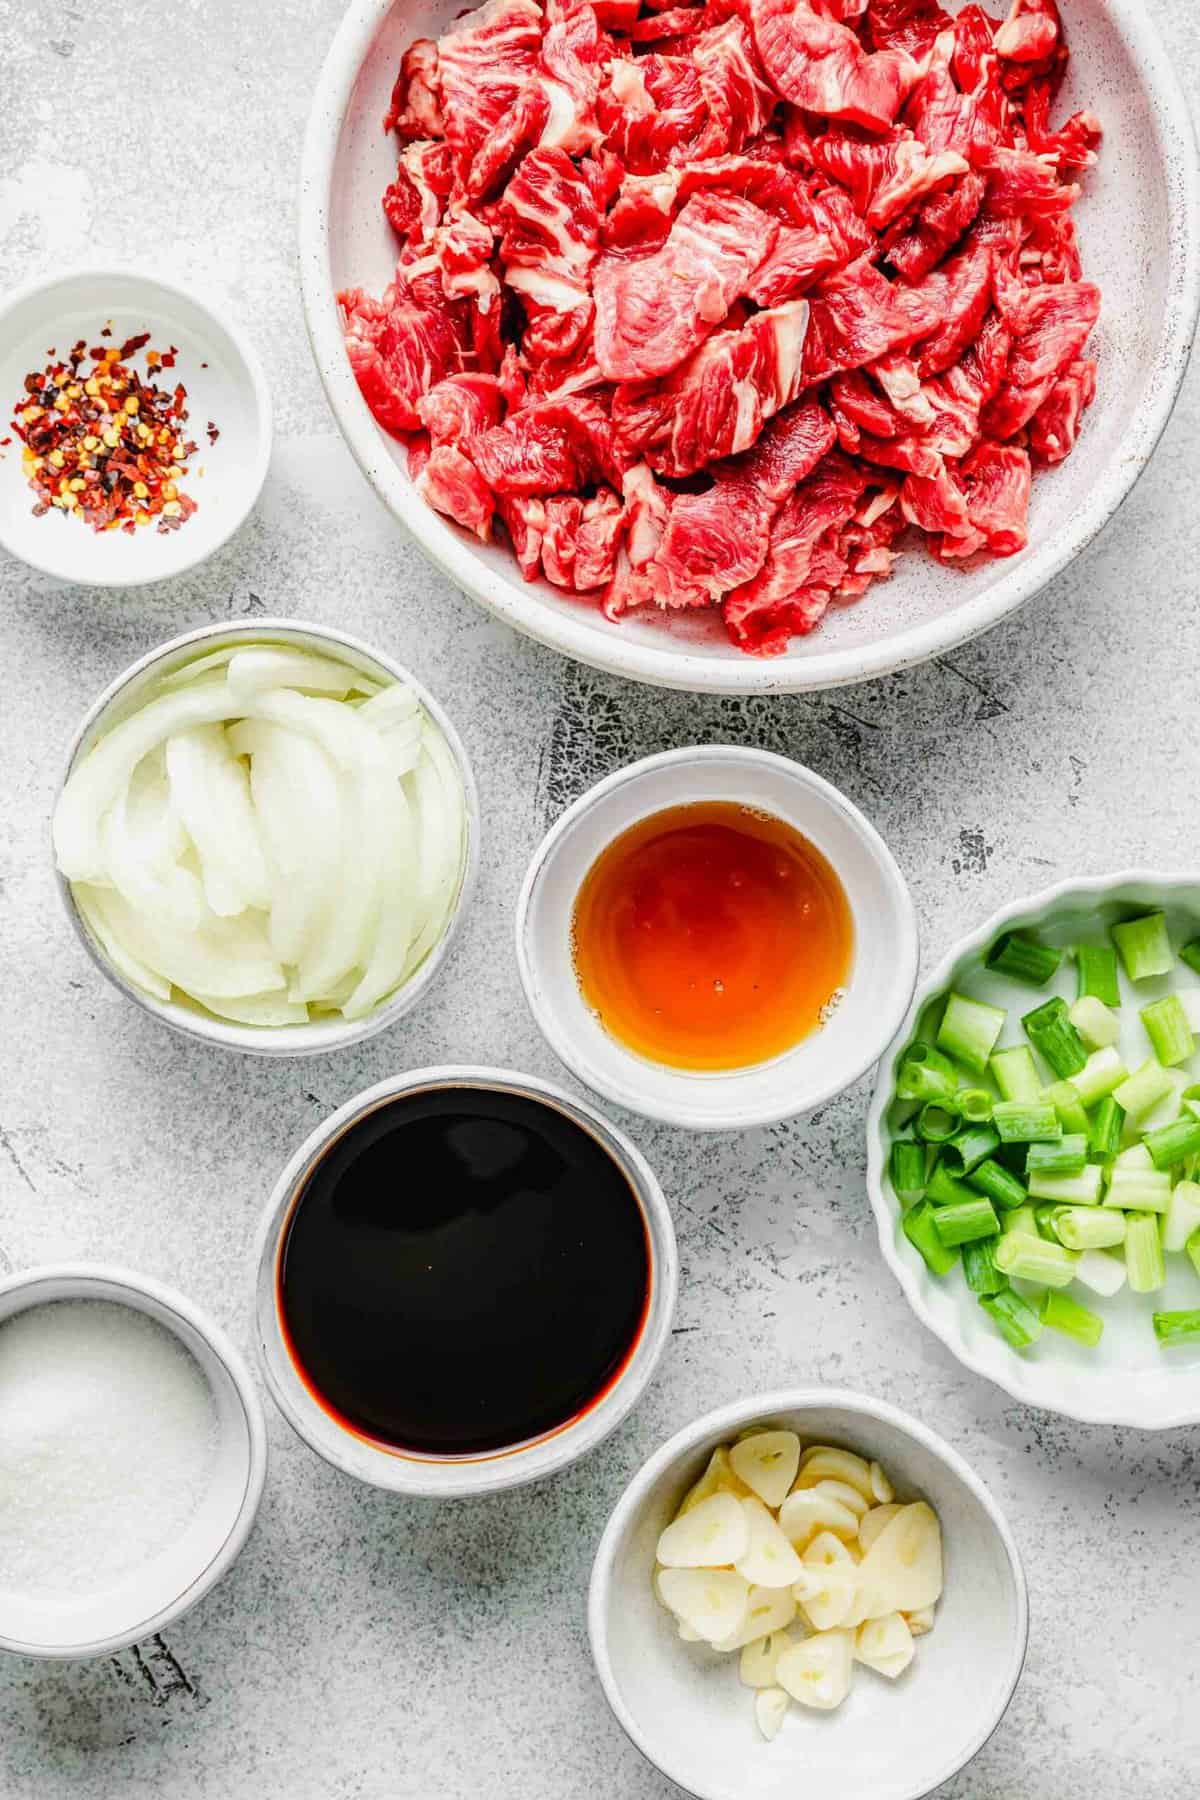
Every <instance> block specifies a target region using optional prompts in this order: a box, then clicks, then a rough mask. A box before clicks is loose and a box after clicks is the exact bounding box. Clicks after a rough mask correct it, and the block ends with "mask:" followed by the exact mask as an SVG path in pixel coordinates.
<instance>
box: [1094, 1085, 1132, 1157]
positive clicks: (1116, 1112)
mask: <svg viewBox="0 0 1200 1800" xmlns="http://www.w3.org/2000/svg"><path fill="white" fill-rule="evenodd" d="M1124 1129H1125V1109H1124V1107H1122V1106H1119V1105H1118V1104H1117V1102H1116V1101H1115V1100H1114V1099H1113V1097H1112V1095H1111V1094H1106V1095H1105V1096H1104V1098H1103V1100H1102V1101H1101V1102H1100V1104H1099V1106H1098V1107H1097V1108H1096V1110H1095V1112H1094V1113H1093V1114H1092V1118H1091V1122H1090V1124H1089V1126H1088V1153H1089V1154H1090V1155H1091V1156H1092V1157H1093V1158H1094V1159H1095V1161H1096V1162H1102V1163H1103V1162H1108V1161H1110V1160H1111V1158H1112V1157H1114V1156H1115V1155H1116V1154H1117V1151H1118V1150H1119V1149H1120V1147H1121V1133H1122V1131H1123V1130H1124Z"/></svg>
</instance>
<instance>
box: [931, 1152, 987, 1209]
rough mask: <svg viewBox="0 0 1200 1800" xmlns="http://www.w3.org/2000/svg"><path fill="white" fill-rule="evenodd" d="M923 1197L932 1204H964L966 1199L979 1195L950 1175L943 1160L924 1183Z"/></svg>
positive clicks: (975, 1198) (972, 1198)
mask: <svg viewBox="0 0 1200 1800" xmlns="http://www.w3.org/2000/svg"><path fill="white" fill-rule="evenodd" d="M925 1198H926V1199H927V1200H928V1201H930V1202H931V1203H932V1204H933V1205H934V1206H965V1205H966V1204H967V1202H968V1200H978V1198H979V1195H978V1194H976V1193H973V1192H972V1190H971V1189H970V1188H969V1187H965V1186H964V1185H963V1183H962V1182H961V1181H959V1179H958V1177H957V1176H956V1175H952V1174H951V1172H950V1170H949V1169H948V1168H947V1167H946V1165H945V1163H944V1162H939V1163H938V1165H937V1167H936V1168H935V1169H934V1171H933V1173H932V1175H931V1176H930V1177H929V1180H928V1181H927V1182H926V1183H925Z"/></svg>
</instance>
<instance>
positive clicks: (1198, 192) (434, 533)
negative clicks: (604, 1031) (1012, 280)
mask: <svg viewBox="0 0 1200 1800" xmlns="http://www.w3.org/2000/svg"><path fill="white" fill-rule="evenodd" d="M460 11H461V7H460V5H459V0H351V4H350V6H349V8H348V10H347V12H346V16H345V18H344V19H343V21H342V24H341V26H340V28H339V30H338V33H337V36H336V38H335V39H334V42H333V46H332V48H331V49H330V52H329V55H328V57H327V59H326V62H325V67H324V69H323V71H322V73H321V77H320V80H319V81H318V84H317V91H316V95H315V98H314V101H313V107H312V113H311V116H310V119H309V125H308V135H307V138H306V141H305V148H304V160H303V173H302V180H301V196H300V274H301V282H302V286H303V294H304V306H305V312H306V315H307V318H308V327H309V333H310V336H311V338H312V343H313V350H314V353H315V355H316V360H317V366H318V368H319V369H320V372H321V377H322V379H323V381H324V383H325V389H326V392H327V394H328V396H329V401H330V404H331V406H332V408H333V413H334V417H335V418H336V419H337V422H338V424H339V426H340V427H341V430H342V432H343V433H344V435H345V437H346V441H347V443H348V444H349V446H350V449H351V450H352V452H353V453H354V456H355V457H356V459H357V461H358V463H359V466H360V467H361V468H362V470H363V473H364V474H365V475H366V476H367V478H368V480H369V481H370V482H371V484H372V486H373V487H374V488H375V490H376V492H377V493H378V494H379V496H380V498H381V499H382V500H383V501H384V503H385V504H386V505H387V506H388V507H389V508H390V510H391V511H392V512H393V513H394V514H395V516H396V517H397V518H398V519H399V520H400V521H401V523H402V524H404V525H405V526H407V528H408V530H409V531H410V532H411V533H412V534H413V536H414V537H415V538H416V540H417V542H418V543H419V544H420V545H421V547H422V548H423V549H424V550H425V551H426V553H427V554H428V555H429V556H430V557H431V558H432V559H433V561H434V562H436V563H437V564H438V565H439V566H440V567H441V568H442V569H444V570H445V572H446V573H447V575H449V576H450V577H451V579H452V580H454V581H456V582H457V583H458V584H459V586H460V587H462V588H463V589H464V590H465V591H466V592H467V593H468V594H470V595H472V596H473V598H475V599H476V600H478V601H480V602H481V604H482V605H484V606H486V607H487V608H488V609H489V611H491V612H493V613H495V614H496V615H497V616H498V617H499V618H502V619H504V620H505V621H506V622H507V623H508V624H510V625H512V626H514V627H515V628H516V629H517V630H519V631H523V632H526V633H527V634H528V635H529V636H531V637H534V638H537V639H539V640H540V641H541V642H542V643H545V644H549V645H551V646H552V647H553V648H554V649H556V650H559V651H561V652H562V653H563V654H564V655H567V656H572V657H575V658H576V659H577V660H578V661H580V662H584V663H591V664H593V665H594V666H595V667H597V668H601V669H607V670H609V671H610V672H611V673H613V674H616V675H624V676H629V677H633V678H634V679H637V680H640V681H649V682H654V683H657V684H658V685H660V686H662V687H676V688H686V689H694V690H706V691H709V692H716V693H799V692H802V691H806V690H811V689H814V688H827V687H834V686H836V685H837V684H839V683H841V682H848V681H859V680H862V679H864V678H865V677H868V676H872V675H882V674H886V673H888V672H889V671H891V670H894V669H899V668H904V667H906V666H908V665H909V664H911V663H916V662H921V661H923V660H924V659H925V658H927V657H931V656H936V655H938V654H940V653H941V652H942V651H945V650H949V649H950V648H951V647H952V646H953V645H955V644H960V643H962V642H963V641H964V640H965V639H967V638H970V637H974V636H975V635H976V634H977V633H978V632H981V631H984V630H986V629H987V627H988V626H990V625H993V624H995V622H996V621H997V620H998V619H1001V618H1003V617H1004V616H1005V614H1007V613H1010V612H1012V611H1014V610H1015V608H1017V607H1018V606H1020V605H1021V604H1022V603H1023V602H1024V601H1026V600H1028V599H1029V598H1030V597H1031V596H1032V595H1033V594H1036V593H1037V592H1038V590H1039V589H1040V588H1042V587H1044V586H1045V584H1046V583H1047V582H1048V581H1049V580H1050V579H1051V578H1052V577H1053V576H1055V575H1057V574H1058V573H1059V571H1060V570H1062V569H1064V568H1065V567H1066V565H1067V564H1068V563H1069V562H1070V561H1071V559H1072V558H1073V557H1075V556H1077V555H1078V554H1079V552H1080V551H1081V550H1082V549H1083V548H1084V546H1085V545H1086V544H1088V543H1089V542H1090V541H1091V539H1092V538H1093V537H1095V535H1096V533H1097V532H1098V531H1099V530H1100V529H1101V527H1102V526H1103V525H1104V524H1105V523H1106V522H1107V520H1108V519H1109V518H1111V516H1112V514H1113V513H1114V512H1115V511H1116V509H1117V507H1118V506H1119V505H1120V504H1121V502H1122V500H1123V499H1124V498H1125V496H1126V495H1127V494H1128V492H1129V490H1130V488H1131V487H1132V486H1133V484H1134V482H1135V481H1136V479H1137V477H1138V475H1139V474H1140V472H1141V470H1142V468H1143V467H1144V465H1145V463H1146V461H1147V459H1148V457H1149V455H1150V453H1151V451H1152V450H1153V449H1154V446H1155V444H1156V443H1157V441H1158V438H1159V435H1160V433H1161V432H1162V429H1163V427H1164V425H1165V424H1166V421H1167V418H1168V415H1169V414H1170V411H1171V407H1172V405H1173V403H1174V399H1175V395H1176V392H1177V390H1178V387H1179V383H1180V381H1181V380H1182V378H1183V373H1184V369H1185V367H1186V364H1187V359H1188V352H1189V349H1190V346H1191V340H1192V335H1193V331H1194V329H1195V323H1196V315H1197V308H1198V305H1200V204H1198V202H1200V173H1198V170H1197V159H1196V146H1195V141H1194V138H1193V135H1192V127H1191V123H1190V120H1189V117H1188V111H1187V105H1186V102H1185V100H1184V98H1183V96H1182V94H1181V92H1180V90H1179V86H1178V83H1177V81H1176V77H1175V73H1174V70H1173V68H1172V65H1171V59H1170V56H1169V54H1168V52H1167V50H1166V49H1165V48H1164V46H1163V45H1162V44H1161V43H1160V41H1159V38H1158V36H1157V33H1156V31H1155V29H1154V26H1153V24H1152V23H1151V21H1150V20H1149V19H1148V18H1147V17H1146V13H1145V8H1144V5H1143V3H1142V0H1071V3H1070V4H1068V5H1067V6H1066V7H1065V8H1064V11H1065V15H1066V25H1067V31H1068V36H1069V40H1070V45H1071V64H1070V72H1069V74H1068V78H1067V82H1066V86H1065V88H1064V91H1063V93H1062V95H1061V96H1060V100H1059V105H1060V107H1061V109H1062V113H1063V116H1065V115H1066V114H1067V113H1068V112H1070V111H1072V110H1074V109H1075V108H1076V107H1080V106H1086V107H1089V108H1091V109H1093V110H1094V111H1096V112H1097V113H1099V114H1100V116H1101V118H1102V119H1103V121H1104V124H1105V127H1106V130H1107V134H1108V141H1107V144H1106V146H1105V149H1104V153H1103V155H1102V158H1101V163H1100V167H1099V168H1098V169H1097V170H1095V171H1094V172H1093V173H1092V174H1091V175H1089V177H1088V182H1087V191H1086V197H1085V198H1084V199H1083V201H1082V202H1081V203H1080V205H1079V206H1078V208H1077V216H1078V221H1079V229H1080V235H1081V238H1082V243H1083V252H1084V263H1085V269H1086V271H1087V272H1088V273H1090V274H1091V275H1092V276H1093V277H1094V278H1095V279H1096V280H1098V281H1099V282H1100V283H1101V284H1102V285H1103V288H1104V298H1105V310H1104V312H1103V314H1102V317H1101V322H1100V326H1099V328H1098V330H1097V331H1096V333H1095V335H1094V339H1093V342H1094V345H1095V347H1096V350H1097V352H1098V354H1099V357H1100V365H1101V366H1100V391H1099V395H1098V398H1097V400H1096V404H1095V406H1094V407H1093V408H1092V410H1091V412H1090V413H1089V414H1088V418H1087V423H1086V425H1085V427H1084V431H1083V436H1082V438H1081V440H1080V443H1079V446H1078V448H1077V449H1076V451H1075V453H1074V454H1073V455H1072V456H1071V457H1070V458H1069V459H1068V460H1067V461H1066V462H1065V463H1064V464H1063V465H1062V466H1061V467H1060V468H1058V469H1055V470H1050V471H1040V472H1039V474H1038V477H1037V480H1036V481H1035V483H1034V496H1033V508H1032V513H1031V529H1030V542H1029V546H1028V548H1027V549H1026V550H1025V551H1023V552H1022V553H1021V555H1019V556H1017V557H1013V558H1012V559H1011V560H1008V561H994V562H991V563H989V564H987V565H985V566H983V567H980V568H977V569H972V570H971V571H969V572H966V573H964V572H963V571H960V570H953V569H948V568H943V567H941V566H939V565H938V564H937V563H936V562H935V561H934V560H933V558H932V557H929V556H926V555H925V554H924V553H923V552H921V551H914V552H913V553H912V554H910V555H907V556H906V557H905V558H904V560H903V563H902V564H901V566H900V568H899V569H898V571H897V573H896V575H895V576H894V577H893V578H892V580H891V581H888V582H884V583H880V584H879V585H878V586H876V587H873V588H872V589H871V592H870V594H869V595H868V597H867V598H866V600H865V601H864V602H863V604H862V605H861V606H850V607H843V608H840V609H834V610H832V611H831V612H830V614H829V615H828V617H827V618H826V619H825V620H823V621H822V624H821V627H820V629H819V630H818V631H816V632H814V633H813V634H812V636H811V637H808V638H803V639H798V640H795V641H794V642H793V643H792V645H791V647H790V648H789V650H788V652H787V654H786V655H784V656H779V657H767V658H761V657H754V656H746V655H743V654H742V653H741V652H740V651H737V650H735V649H734V648H733V647H732V645H731V644H730V643H729V642H728V641H727V639H726V637H725V633H724V631H723V629H722V627H721V624H720V621H719V620H718V619H717V618H716V616H715V615H714V614H711V613H710V614H693V615H689V616H688V617H672V618H662V617H649V616H645V615H642V614H633V615H631V616H630V617H628V618H626V619H624V620H622V621H621V622H620V623H619V624H615V625H614V624H610V623H609V622H608V621H607V620H606V619H605V618H604V617H603V616H602V615H601V613H600V610H599V608H598V607H597V606H596V605H595V604H594V603H592V602H590V601H587V600H579V599H575V598H572V597H570V596H568V595H565V594H563V593H562V592H561V591H560V590H558V589H556V588H554V587H552V586H551V585H550V584H549V583H547V582H544V581H541V582H538V583H535V584H534V585H532V586H530V585H528V584H526V583H525V582H524V581H523V580H522V579H521V577H520V574H519V572H518V570H517V567H516V564H515V562H514V560H513V558H512V556H511V555H510V553H509V551H508V548H507V546H506V545H504V544H499V545H494V546H481V545H480V544H479V543H478V542H477V541H476V540H475V539H474V538H473V537H470V536H468V535H467V534H466V533H465V532H463V531H461V530H459V528H458V527H456V526H454V525H452V524H450V523H449V522H448V521H447V520H446V519H444V518H443V517H441V516H440V515H439V514H438V513H435V512H434V511H432V510H431V509H430V508H429V507H428V506H427V505H426V504H425V502H424V501H423V500H422V499H421V498H420V496H419V495H418V494H417V493H416V491H415V489H414V487H413V484H412V482H411V481H410V479H409V476H408V473H407V469H406V466H405V455H404V452H403V450H402V448H401V447H400V446H399V445H398V444H397V443H396V442H395V440H393V439H392V438H390V437H389V436H388V435H387V434H386V433H385V432H383V431H382V430H380V428H379V427H378V426H377V425H376V424H375V421H374V419H373V418H372V416H371V414H370V412H369V411H368V409H367V406H366V404H365V402H364V401H363V399H362V397H361V395H360V393H359V391H358V386H357V383H356V382H355V380H354V377H353V375H352V374H351V371H350V365H349V363H348V361H347V359H346V353H345V349H344V347H343V342H342V329H341V323H340V321H339V318H338V309H337V305H336V301H335V293H336V292H337V290H339V289H341V288H346V287H357V286H362V287H366V288H368V289H370V290H371V291H373V292H375V293H380V292H382V290H383V288H384V286H385V285H386V283H387V281H388V280H389V279H390V277H391V275H392V272H393V270H394V267H395V262H396V247H395V240H394V238H393V236H392V234H391V232H390V230H389V228H388V226H387V225H386V223H385V221H384V218H383V214H382V211H381V208H380V196H381V195H382V193H383V190H384V188H385V187H386V186H387V185H388V183H389V182H390V181H391V180H392V179H393V176H394V173H395V167H396V151H395V146H394V143H393V142H389V140H388V138H387V137H386V136H385V135H384V132H383V130H382V120H383V116H384V113H385V111H386V109H387V104H388V97H389V94H390V91H391V87H392V83H393V80H394V79H395V75H396V70H397V68H398V66H399V61H400V55H401V52H402V51H403V50H404V48H405V47H406V45H407V44H408V43H409V42H410V41H411V40H412V39H413V38H414V37H418V36H435V37H436V36H437V35H438V33H439V32H441V31H443V30H445V29H446V28H447V27H448V26H449V24H450V22H451V20H452V19H453V18H454V17H455V15H456V14H457V13H459V12H460ZM1056 116H1058V115H1057V114H1056Z"/></svg>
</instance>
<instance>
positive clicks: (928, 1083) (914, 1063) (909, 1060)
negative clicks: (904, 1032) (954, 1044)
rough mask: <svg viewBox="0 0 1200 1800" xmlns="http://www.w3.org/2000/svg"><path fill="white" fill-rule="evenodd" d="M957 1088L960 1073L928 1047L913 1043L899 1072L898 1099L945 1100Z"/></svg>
mask: <svg viewBox="0 0 1200 1800" xmlns="http://www.w3.org/2000/svg"><path fill="white" fill-rule="evenodd" d="M957 1086H958V1070H957V1069H956V1068H955V1067H954V1064H953V1063H952V1062H951V1061H950V1058H949V1057H948V1056H943V1055H942V1053H941V1051H940V1050H934V1049H933V1048H932V1047H931V1046H930V1045H929V1044H910V1045H909V1047H908V1049H907V1050H906V1051H905V1052H904V1055H903V1056H902V1057H901V1058H900V1067H899V1069H897V1071H896V1098H897V1099H898V1100H942V1099H945V1097H946V1096H947V1095H948V1094H952V1093H953V1092H954V1090H955V1088H956V1087H957Z"/></svg>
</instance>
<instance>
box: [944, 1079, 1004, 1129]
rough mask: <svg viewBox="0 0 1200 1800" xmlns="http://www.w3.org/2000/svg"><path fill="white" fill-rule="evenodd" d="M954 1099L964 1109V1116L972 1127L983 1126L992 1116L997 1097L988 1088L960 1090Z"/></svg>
mask: <svg viewBox="0 0 1200 1800" xmlns="http://www.w3.org/2000/svg"><path fill="white" fill-rule="evenodd" d="M954 1098H955V1099H956V1100H957V1102H958V1104H959V1105H960V1106H961V1107H962V1116H963V1118H964V1119H968V1120H969V1121H970V1123H971V1124H972V1125H982V1124H984V1123H985V1121H986V1120H988V1119H990V1118H991V1116H992V1106H993V1104H994V1103H995V1099H996V1096H995V1095H994V1094H989V1093H988V1091H987V1089H986V1088H959V1090H958V1092H957V1094H955V1096H954Z"/></svg>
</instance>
